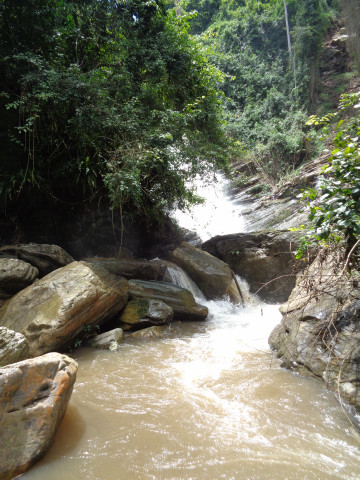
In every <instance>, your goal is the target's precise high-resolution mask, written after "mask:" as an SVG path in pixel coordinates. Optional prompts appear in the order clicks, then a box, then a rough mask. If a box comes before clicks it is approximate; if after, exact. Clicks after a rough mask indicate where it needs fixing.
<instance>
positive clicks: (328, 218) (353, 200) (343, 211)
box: [298, 92, 360, 257]
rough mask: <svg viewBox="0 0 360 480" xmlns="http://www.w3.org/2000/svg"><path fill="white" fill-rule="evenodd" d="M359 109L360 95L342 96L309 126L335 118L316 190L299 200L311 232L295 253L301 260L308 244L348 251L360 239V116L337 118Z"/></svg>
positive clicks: (309, 190) (305, 193) (312, 189)
mask: <svg viewBox="0 0 360 480" xmlns="http://www.w3.org/2000/svg"><path fill="white" fill-rule="evenodd" d="M349 107H353V108H354V109H358V108H359V107H360V92H359V93H355V94H346V95H342V97H341V100H340V105H339V109H338V111H337V112H336V113H334V114H329V115H326V116H325V117H323V118H321V119H319V118H317V117H316V116H312V117H311V118H310V120H309V122H308V123H309V124H315V125H325V127H326V126H327V125H328V123H329V122H330V121H331V120H333V119H335V118H336V119H337V120H338V123H337V126H336V135H335V138H334V146H335V148H334V150H333V151H332V152H331V155H330V157H329V163H328V165H326V166H325V167H324V168H323V171H322V174H321V180H320V183H319V186H318V187H317V188H308V189H307V190H305V191H304V192H303V193H302V194H301V196H300V198H301V200H302V201H303V202H305V203H306V205H307V207H308V209H309V220H310V222H311V229H310V231H309V232H308V234H307V237H306V238H305V239H304V241H303V244H302V246H301V248H300V251H299V252H298V256H299V257H301V255H302V254H303V252H304V251H305V250H306V248H307V247H308V246H309V245H313V244H319V243H320V244H323V245H324V243H326V242H335V243H339V242H345V243H346V244H347V247H348V250H351V248H352V247H353V246H354V245H356V243H357V242H358V240H359V239H360V146H359V145H360V141H359V139H360V116H359V115H358V114H355V115H353V116H352V117H351V118H350V119H345V120H344V119H340V120H339V116H340V115H341V113H342V112H343V111H344V110H346V109H348V108H349Z"/></svg>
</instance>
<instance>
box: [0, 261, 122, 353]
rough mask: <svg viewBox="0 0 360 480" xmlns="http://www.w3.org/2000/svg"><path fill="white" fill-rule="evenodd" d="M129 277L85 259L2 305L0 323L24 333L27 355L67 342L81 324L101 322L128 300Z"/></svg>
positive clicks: (78, 329) (57, 346)
mask: <svg viewBox="0 0 360 480" xmlns="http://www.w3.org/2000/svg"><path fill="white" fill-rule="evenodd" d="M127 292H128V282H127V280H125V279H124V278H122V277H118V276H115V275H111V274H110V273H109V272H108V271H107V270H105V269H102V268H100V267H96V266H94V265H90V264H87V263H85V262H73V263H71V264H69V265H67V266H66V267H62V268H59V269H58V270H56V271H54V272H52V273H50V274H48V275H46V276H45V277H43V278H42V279H41V280H39V281H37V282H36V283H34V284H33V285H30V286H29V287H27V288H26V289H25V290H22V291H21V292H19V293H18V294H17V295H15V296H14V297H12V298H11V299H10V300H8V301H7V302H6V303H5V304H4V305H3V306H2V307H1V308H0V325H2V326H5V327H7V328H10V329H12V330H15V331H16V332H20V333H22V334H23V335H24V336H25V337H26V339H27V341H28V343H29V355H30V356H31V357H32V356H37V355H42V354H43V353H46V352H50V351H56V350H59V349H63V348H65V347H66V346H67V345H69V343H71V342H72V341H73V340H74V339H75V338H76V336H77V335H78V334H79V333H80V332H81V331H82V330H83V328H84V326H85V325H101V324H102V323H104V322H105V321H107V320H109V319H110V318H111V317H113V316H114V315H116V314H117V313H118V312H119V311H120V310H121V309H122V308H123V307H124V306H125V305H126V303H127V300H128V293H127Z"/></svg>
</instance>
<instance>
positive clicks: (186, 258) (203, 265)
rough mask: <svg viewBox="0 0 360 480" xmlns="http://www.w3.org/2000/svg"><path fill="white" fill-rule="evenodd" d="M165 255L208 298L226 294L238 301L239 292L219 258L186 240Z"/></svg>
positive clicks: (229, 271) (224, 264) (231, 276)
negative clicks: (181, 269) (182, 270)
mask: <svg viewBox="0 0 360 480" xmlns="http://www.w3.org/2000/svg"><path fill="white" fill-rule="evenodd" d="M167 256H168V258H169V260H171V261H172V262H174V263H175V264H176V265H178V266H179V267H181V268H183V269H184V270H185V272H187V274H188V275H189V276H190V278H192V280H193V281H194V282H195V283H196V284H197V285H198V286H199V288H200V290H201V291H202V292H203V293H204V295H205V296H206V297H207V298H208V299H215V298H221V297H224V296H226V295H228V296H229V297H230V300H231V301H233V302H236V303H239V302H240V300H241V298H240V294H239V291H238V289H237V286H236V283H235V281H234V278H233V275H232V273H231V270H230V268H229V265H227V264H226V263H225V262H223V261H222V260H220V259H219V258H216V257H215V256H213V255H210V254H209V253H208V252H205V251H203V250H200V249H199V248H195V247H193V246H192V245H190V244H188V243H186V242H183V243H181V244H180V245H179V246H178V247H177V248H176V249H175V250H173V251H172V252H170V253H169V254H168V255H167Z"/></svg>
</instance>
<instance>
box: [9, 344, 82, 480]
mask: <svg viewBox="0 0 360 480" xmlns="http://www.w3.org/2000/svg"><path fill="white" fill-rule="evenodd" d="M76 372H77V363H76V362H75V361H74V360H72V359H70V358H69V357H66V356H65V355H60V354H58V353H49V354H47V355H44V356H42V357H38V358H34V359H31V360H25V361H23V362H19V363H15V364H13V365H8V366H7V367H3V368H1V369H0V398H1V403H0V429H1V433H0V436H1V442H0V478H1V480H10V479H12V478H14V477H16V476H17V475H20V474H22V473H24V472H26V471H27V470H28V469H29V468H30V467H31V466H32V465H33V464H34V463H35V462H36V461H37V460H39V459H40V458H41V457H42V456H43V455H44V453H45V452H46V451H47V450H48V448H49V447H50V446H51V443H52V441H53V438H54V435H55V432H56V430H57V428H58V426H59V425H60V422H61V420H62V419H63V417H64V415H65V412H66V408H67V406H68V403H69V400H70V396H71V393H72V389H73V385H74V382H75V378H76Z"/></svg>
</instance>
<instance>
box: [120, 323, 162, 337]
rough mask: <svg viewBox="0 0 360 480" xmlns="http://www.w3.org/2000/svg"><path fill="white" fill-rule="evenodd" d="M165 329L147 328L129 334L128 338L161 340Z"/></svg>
mask: <svg viewBox="0 0 360 480" xmlns="http://www.w3.org/2000/svg"><path fill="white" fill-rule="evenodd" d="M164 329H165V327H156V326H153V327H148V328H144V329H143V330H138V331H137V332H133V333H130V335H129V338H146V339H151V338H161V337H162V336H163V334H164Z"/></svg>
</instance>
